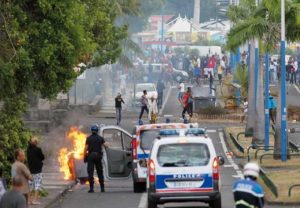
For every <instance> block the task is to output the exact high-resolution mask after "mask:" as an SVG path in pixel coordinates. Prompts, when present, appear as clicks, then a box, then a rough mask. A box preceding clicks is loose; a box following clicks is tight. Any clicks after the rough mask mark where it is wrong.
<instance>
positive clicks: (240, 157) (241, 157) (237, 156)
mask: <svg viewBox="0 0 300 208" xmlns="http://www.w3.org/2000/svg"><path fill="white" fill-rule="evenodd" d="M223 133H224V139H225V142H226V145H227V146H228V149H230V151H231V152H232V153H233V155H234V156H235V157H236V158H239V159H244V158H245V156H240V155H237V154H235V152H234V151H232V149H231V147H230V145H229V143H228V140H229V138H228V136H229V135H227V133H226V131H225V128H223Z"/></svg>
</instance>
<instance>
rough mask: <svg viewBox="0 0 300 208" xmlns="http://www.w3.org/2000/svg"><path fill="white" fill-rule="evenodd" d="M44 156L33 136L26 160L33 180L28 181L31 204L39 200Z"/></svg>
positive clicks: (35, 203) (36, 203) (37, 202)
mask: <svg viewBox="0 0 300 208" xmlns="http://www.w3.org/2000/svg"><path fill="white" fill-rule="evenodd" d="M44 159H45V156H44V154H43V152H42V149H41V148H40V147H38V139H37V138H36V137H33V138H32V139H31V140H30V142H29V145H28V148H27V161H28V167H29V170H30V172H31V174H32V178H33V181H32V182H31V183H30V187H31V190H32V191H33V197H30V198H31V199H32V202H31V203H32V204H34V205H38V204H41V203H40V202H39V191H41V190H42V180H43V175H42V169H43V160H44Z"/></svg>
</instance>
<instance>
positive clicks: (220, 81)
mask: <svg viewBox="0 0 300 208" xmlns="http://www.w3.org/2000/svg"><path fill="white" fill-rule="evenodd" d="M222 78H223V68H222V66H221V65H219V66H218V79H219V84H220V85H222Z"/></svg>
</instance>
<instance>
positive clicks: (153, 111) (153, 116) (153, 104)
mask: <svg viewBox="0 0 300 208" xmlns="http://www.w3.org/2000/svg"><path fill="white" fill-rule="evenodd" d="M157 114H158V108H157V101H156V99H155V98H154V97H153V96H152V97H151V99H150V101H149V114H148V116H149V121H150V123H151V124H155V122H156V120H157Z"/></svg>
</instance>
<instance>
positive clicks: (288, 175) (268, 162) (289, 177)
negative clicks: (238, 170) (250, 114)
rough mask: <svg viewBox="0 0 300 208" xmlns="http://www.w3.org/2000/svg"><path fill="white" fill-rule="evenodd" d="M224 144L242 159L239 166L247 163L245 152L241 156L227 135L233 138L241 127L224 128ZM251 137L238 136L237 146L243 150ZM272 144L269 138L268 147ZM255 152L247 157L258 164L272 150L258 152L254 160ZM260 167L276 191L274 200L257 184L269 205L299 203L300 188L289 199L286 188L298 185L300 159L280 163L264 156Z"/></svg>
mask: <svg viewBox="0 0 300 208" xmlns="http://www.w3.org/2000/svg"><path fill="white" fill-rule="evenodd" d="M224 131H225V134H226V142H227V144H228V146H229V148H230V150H231V151H232V152H233V153H234V155H235V156H237V157H242V158H244V160H243V161H241V164H245V163H247V151H245V153H244V154H243V153H242V152H240V151H239V150H238V149H237V148H236V146H235V145H234V144H233V142H232V141H231V139H230V138H229V136H228V135H229V133H231V134H232V135H233V136H234V137H235V138H236V137H237V134H238V133H239V132H243V131H244V128H243V127H230V128H225V130H224ZM251 141H252V137H245V136H244V135H240V136H239V140H238V142H239V144H240V145H242V146H243V147H244V148H245V150H246V149H247V147H249V146H250V145H251ZM273 144H274V137H273V136H270V145H273ZM255 151H256V150H252V149H251V150H250V152H249V155H250V158H251V161H255V162H257V163H258V164H259V163H260V161H259V159H260V156H261V155H262V154H264V153H273V150H270V151H268V152H264V151H260V152H258V154H257V158H256V159H255ZM261 166H262V167H263V168H265V169H267V176H268V177H269V178H270V179H271V180H272V181H273V183H274V184H275V186H276V187H277V189H278V197H277V198H276V197H275V196H274V195H273V194H272V192H271V191H270V189H269V188H268V187H267V186H266V185H265V184H264V183H263V181H262V180H259V182H260V183H261V184H262V185H263V186H264V190H265V192H266V200H267V201H268V202H270V203H287V204H289V203H300V197H299V195H300V187H297V188H295V189H293V191H292V195H291V197H289V196H288V188H289V186H290V185H293V184H297V183H300V170H299V167H300V157H291V159H290V160H288V161H287V162H281V161H280V160H274V159H273V156H272V155H268V156H265V157H264V158H263V160H262V164H261Z"/></svg>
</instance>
